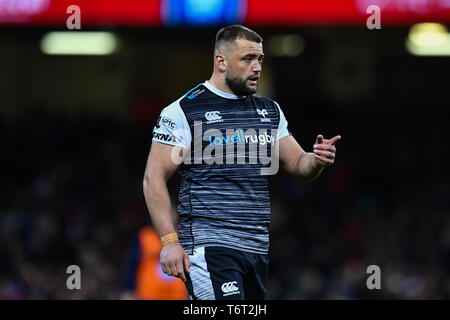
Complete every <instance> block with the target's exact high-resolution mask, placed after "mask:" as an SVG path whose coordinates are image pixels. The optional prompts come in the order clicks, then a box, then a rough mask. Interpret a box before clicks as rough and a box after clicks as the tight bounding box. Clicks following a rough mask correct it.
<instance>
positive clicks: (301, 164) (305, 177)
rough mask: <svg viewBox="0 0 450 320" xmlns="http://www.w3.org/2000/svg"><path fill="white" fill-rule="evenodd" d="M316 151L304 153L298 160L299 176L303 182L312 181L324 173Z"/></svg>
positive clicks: (297, 169)
mask: <svg viewBox="0 0 450 320" xmlns="http://www.w3.org/2000/svg"><path fill="white" fill-rule="evenodd" d="M314 158H315V156H314V153H312V152H307V153H304V154H303V155H302V156H301V157H300V158H299V160H298V162H297V167H296V172H297V177H298V179H299V180H300V181H302V182H311V181H314V180H315V179H317V177H318V176H319V175H320V174H321V173H322V171H323V168H324V167H323V166H320V165H319V164H318V163H317V160H313V159H314Z"/></svg>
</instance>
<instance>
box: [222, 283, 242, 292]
mask: <svg viewBox="0 0 450 320" xmlns="http://www.w3.org/2000/svg"><path fill="white" fill-rule="evenodd" d="M236 284H237V281H230V282H225V283H224V284H222V287H221V289H222V291H223V293H230V292H235V291H238V290H239V288H238V287H236Z"/></svg>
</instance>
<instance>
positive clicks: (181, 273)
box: [175, 261, 186, 282]
mask: <svg viewBox="0 0 450 320" xmlns="http://www.w3.org/2000/svg"><path fill="white" fill-rule="evenodd" d="M175 267H176V269H177V270H176V272H177V277H180V278H181V280H183V281H184V282H186V277H185V275H184V271H183V262H182V261H181V263H180V262H177V264H176V266H175Z"/></svg>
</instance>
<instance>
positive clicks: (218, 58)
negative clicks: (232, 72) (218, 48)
mask: <svg viewBox="0 0 450 320" xmlns="http://www.w3.org/2000/svg"><path fill="white" fill-rule="evenodd" d="M214 63H215V64H216V67H217V69H219V70H220V71H222V72H225V71H226V70H227V60H226V58H225V55H223V54H221V53H216V55H215V56H214Z"/></svg>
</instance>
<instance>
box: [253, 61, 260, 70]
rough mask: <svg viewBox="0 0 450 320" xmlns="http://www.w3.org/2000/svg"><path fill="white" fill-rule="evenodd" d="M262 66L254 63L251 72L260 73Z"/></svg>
mask: <svg viewBox="0 0 450 320" xmlns="http://www.w3.org/2000/svg"><path fill="white" fill-rule="evenodd" d="M261 69H262V65H261V62H259V61H256V63H254V64H253V68H252V72H261Z"/></svg>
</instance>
